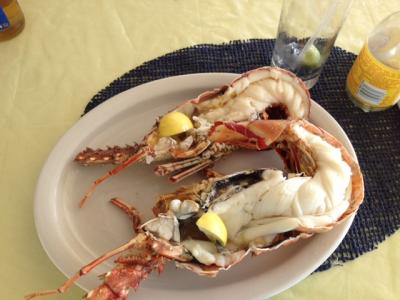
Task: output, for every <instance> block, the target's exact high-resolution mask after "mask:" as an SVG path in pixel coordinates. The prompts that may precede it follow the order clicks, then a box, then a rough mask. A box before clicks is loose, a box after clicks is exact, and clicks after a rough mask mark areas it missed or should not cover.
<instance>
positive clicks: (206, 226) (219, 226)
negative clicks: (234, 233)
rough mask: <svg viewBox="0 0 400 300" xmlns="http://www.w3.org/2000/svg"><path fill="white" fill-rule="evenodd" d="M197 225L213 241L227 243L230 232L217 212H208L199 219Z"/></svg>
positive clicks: (223, 244)
mask: <svg viewBox="0 0 400 300" xmlns="http://www.w3.org/2000/svg"><path fill="white" fill-rule="evenodd" d="M196 225H197V227H198V228H199V229H200V231H201V232H203V233H204V234H205V235H206V236H207V237H208V238H209V239H210V240H211V241H213V242H218V243H220V244H221V245H222V246H225V245H226V242H227V240H228V232H227V230H226V226H225V224H224V221H222V219H221V217H220V216H218V215H217V214H216V213H214V212H210V211H209V212H206V213H205V214H204V215H202V216H201V217H200V218H199V219H198V220H197V222H196Z"/></svg>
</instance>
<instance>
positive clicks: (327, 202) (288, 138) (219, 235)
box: [27, 120, 364, 300]
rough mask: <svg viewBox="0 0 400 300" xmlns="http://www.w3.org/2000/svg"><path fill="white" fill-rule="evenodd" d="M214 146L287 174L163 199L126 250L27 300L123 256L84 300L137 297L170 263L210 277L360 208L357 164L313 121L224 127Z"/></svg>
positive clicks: (261, 174)
mask: <svg viewBox="0 0 400 300" xmlns="http://www.w3.org/2000/svg"><path fill="white" fill-rule="evenodd" d="M209 139H210V141H215V140H218V141H223V142H224V143H226V144H228V145H234V146H238V147H244V148H250V149H258V150H263V149H265V148H266V147H272V148H273V149H275V150H276V151H277V153H278V154H279V155H280V157H281V158H282V160H283V162H284V163H285V166H286V170H285V172H284V171H281V170H277V169H265V168H264V169H255V170H247V171H242V172H237V173H234V174H231V175H227V176H217V177H213V178H208V179H205V180H203V181H201V182H200V183H197V184H193V185H190V186H185V187H181V188H179V189H178V190H176V191H175V192H173V193H170V194H165V195H162V196H160V197H159V199H158V201H157V202H156V204H155V206H154V208H153V212H154V214H155V218H154V219H151V220H150V221H147V222H145V223H144V224H142V225H141V226H140V227H139V233H138V234H137V235H136V236H135V237H134V238H133V239H131V240H130V241H129V242H128V243H126V244H125V245H123V246H121V247H119V248H117V249H115V250H112V251H110V252H108V253H106V254H104V255H103V256H101V257H100V258H98V259H96V260H95V261H93V262H91V263H90V264H88V265H87V266H85V267H83V268H82V269H81V270H79V271H78V272H77V273H76V275H75V276H73V277H72V278H71V279H69V280H68V281H67V282H66V283H65V284H64V285H63V286H61V287H60V288H59V289H57V290H50V291H45V292H41V293H33V294H31V295H28V296H27V299H32V298H34V297H36V296H42V295H49V294H56V293H62V292H65V291H66V290H67V289H68V287H70V286H71V285H72V284H73V282H75V281H76V280H77V279H78V278H80V277H81V276H83V275H85V274H87V273H88V272H90V271H91V270H92V269H93V268H94V267H96V266H97V265H98V264H100V263H102V262H103V261H104V260H106V259H109V258H110V257H112V256H114V255H117V254H121V256H120V257H119V258H117V259H116V261H115V262H116V266H115V268H114V269H113V270H111V271H110V272H108V273H107V274H105V275H104V276H103V280H104V282H103V284H101V285H100V286H99V287H98V288H95V289H94V290H92V291H91V292H89V293H88V294H87V295H86V298H87V299H97V300H99V299H127V295H128V292H129V290H130V289H131V288H133V289H136V288H137V287H138V286H139V283H140V282H141V281H142V280H143V279H145V278H146V277H147V276H148V275H149V273H150V272H151V271H153V270H158V271H161V270H162V268H163V265H164V263H165V261H168V260H171V261H174V262H175V263H176V264H177V266H179V267H181V268H186V269H188V270H191V271H193V272H195V273H197V274H199V275H204V276H211V277H213V276H216V275H217V273H218V272H219V271H221V270H228V269H229V268H231V267H232V266H233V265H235V264H237V263H239V262H240V261H241V260H242V259H243V258H244V257H245V256H246V255H248V254H249V253H253V254H256V255H257V254H261V253H263V252H266V251H271V250H276V249H278V248H279V247H281V246H283V245H288V244H291V243H294V242H296V241H298V240H299V239H304V238H309V237H311V236H312V235H314V234H317V233H322V232H326V231H328V230H330V229H332V228H333V227H334V226H335V225H337V224H339V223H340V222H342V221H344V220H346V219H347V218H348V217H350V216H352V215H353V214H354V213H355V212H356V211H357V210H358V208H359V206H360V204H361V202H362V201H363V197H364V183H363V177H362V174H361V171H360V168H359V165H358V163H357V162H356V161H355V160H354V159H353V158H352V157H351V156H350V154H349V153H348V151H347V150H346V149H345V148H344V146H343V145H342V144H341V143H340V142H339V141H338V140H337V139H335V138H334V137H333V136H331V135H330V134H328V133H327V132H325V131H324V130H322V129H321V128H318V127H317V126H315V125H312V124H311V123H309V122H308V121H305V120H295V121H282V120H256V121H253V122H244V123H224V122H218V123H216V124H215V125H214V126H213V127H212V128H211V130H210V134H209ZM114 201H115V200H114ZM114 204H119V205H118V206H119V207H121V208H123V209H124V210H125V211H126V212H127V213H128V214H129V215H130V216H131V217H132V219H133V223H134V224H136V225H137V224H138V223H140V221H138V217H137V215H138V214H137V212H136V211H135V209H134V208H132V207H129V206H128V205H125V204H123V203H122V202H120V201H116V203H114ZM136 225H134V227H135V228H137V226H136Z"/></svg>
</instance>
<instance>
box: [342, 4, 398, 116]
mask: <svg viewBox="0 0 400 300" xmlns="http://www.w3.org/2000/svg"><path fill="white" fill-rule="evenodd" d="M346 89H347V93H348V95H349V97H350V99H351V100H352V101H353V102H354V103H355V104H356V105H357V106H359V107H361V108H362V109H363V110H364V111H366V112H368V111H380V110H385V109H388V108H390V107H392V106H393V105H395V104H396V102H398V101H399V100H400V11H399V12H396V13H394V14H392V15H390V16H389V17H387V18H386V19H384V20H383V21H382V22H381V23H380V24H378V26H377V27H376V28H375V29H374V31H373V32H372V33H371V35H370V36H369V38H368V40H367V42H366V43H365V45H364V47H363V48H362V49H361V52H360V54H359V55H358V57H357V59H356V61H355V62H354V64H353V66H352V68H351V70H350V72H349V74H348V76H347V82H346Z"/></svg>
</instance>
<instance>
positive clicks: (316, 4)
mask: <svg viewBox="0 0 400 300" xmlns="http://www.w3.org/2000/svg"><path fill="white" fill-rule="evenodd" d="M351 2H352V0H302V1H300V0H284V1H283V5H282V11H281V16H280V20H279V27H278V34H277V38H276V42H275V48H274V52H273V54H272V61H271V65H273V66H277V67H281V68H283V69H287V70H289V71H291V72H293V73H295V74H296V75H297V76H299V77H300V78H301V79H303V80H304V82H305V83H306V85H307V86H308V87H309V88H311V87H313V86H314V84H315V83H317V81H318V78H319V75H320V74H321V71H322V68H323V66H324V64H325V62H326V60H327V59H328V57H329V54H330V52H331V50H332V47H333V44H334V43H335V40H336V37H337V35H338V33H339V31H340V28H341V27H342V25H343V23H344V21H345V19H346V17H347V14H348V11H349V8H350V5H351Z"/></svg>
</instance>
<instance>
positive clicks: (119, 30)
mask: <svg viewBox="0 0 400 300" xmlns="http://www.w3.org/2000/svg"><path fill="white" fill-rule="evenodd" d="M20 3H21V6H22V8H23V11H24V13H25V16H26V28H25V29H24V31H23V32H22V34H21V35H20V36H18V37H17V38H15V39H13V40H10V41H8V42H4V43H0V83H1V85H0V124H1V126H0V140H1V142H0V170H1V172H2V174H1V176H0V191H1V202H0V205H1V210H0V211H1V217H0V232H1V234H0V239H1V246H0V270H1V271H0V298H1V299H21V298H22V296H23V295H24V294H26V293H28V292H32V291H35V290H41V289H48V288H53V287H57V286H58V285H59V284H60V283H62V282H63V281H64V280H65V278H64V276H63V275H62V274H61V273H60V272H59V271H58V270H57V269H56V267H55V266H54V265H53V264H52V263H51V261H50V260H49V259H48V257H47V256H46V254H45V252H44V251H43V249H42V247H41V245H40V243H39V240H38V238H37V236H36V232H35V227H34V222H33V211H32V208H33V195H34V190H35V185H36V181H37V178H38V175H39V172H40V169H41V166H42V165H43V163H44V161H45V159H46V157H47V155H48V154H49V152H50V150H51V149H52V147H53V146H54V145H55V144H56V142H57V140H58V139H59V138H60V137H61V136H62V134H63V133H64V132H65V131H66V130H67V129H68V128H70V127H71V126H72V125H73V124H74V123H75V122H76V121H77V120H78V119H79V117H80V114H81V113H82V111H83V108H84V107H85V105H86V103H87V101H88V100H89V99H90V98H91V97H92V96H93V95H94V94H95V93H96V92H97V91H99V90H100V89H102V88H103V87H104V86H106V85H107V84H108V83H109V82H111V81H112V80H113V79H115V78H117V77H118V76H120V75H121V74H123V73H124V72H126V71H128V70H130V69H132V68H134V67H136V66H138V65H140V64H141V63H143V62H145V61H147V60H150V59H153V58H156V57H158V56H160V55H162V54H165V53H168V52H170V51H173V50H176V49H179V48H182V47H187V46H191V45H195V44H200V43H223V42H228V41H230V40H236V39H248V38H271V37H275V32H276V29H277V24H278V18H279V12H280V6H281V1H278V0H270V1H267V0H247V1H245V0H236V1H235V0H231V1H227V0H226V1H212V0H207V1H202V0H186V1H185V0H159V1H150V0H148V1H128V0H117V1H106V0H87V1H80V0H58V1H54V0H36V1H29V0H21V1H20ZM396 10H400V1H398V0H390V1H389V0H388V1H384V0H381V1H378V0H365V1H361V0H355V2H354V5H353V8H352V10H351V13H350V16H349V18H348V20H347V21H346V23H345V25H344V28H343V30H342V32H341V33H340V35H339V37H338V39H337V43H336V44H337V45H338V46H341V47H343V48H345V49H347V50H350V51H353V52H355V53H357V52H358V51H359V49H360V48H361V46H362V44H363V42H364V39H365V38H366V36H367V34H368V33H369V32H370V31H371V29H372V28H373V26H374V25H375V24H376V23H377V22H379V21H380V20H381V19H382V18H384V17H385V16H386V15H388V14H389V13H391V12H394V11H396ZM399 249H400V233H396V234H395V235H393V236H392V237H390V238H389V239H388V240H387V241H385V242H384V243H382V244H381V245H379V248H378V250H375V251H373V252H370V253H368V254H365V255H363V256H362V257H360V258H359V259H357V260H355V261H352V262H349V263H346V264H345V265H344V266H343V267H335V268H333V269H331V270H329V271H326V272H323V273H318V274H314V275H312V276H310V277H308V278H307V279H306V280H304V281H302V282H301V283H299V284H298V285H296V286H295V287H293V288H291V289H289V290H287V291H286V292H284V293H282V294H280V295H278V296H276V297H274V299H276V300H277V299H364V300H367V299H399V296H400V272H399V266H400V251H399ZM82 294H83V291H82V290H80V289H79V288H77V287H74V288H72V290H71V291H70V292H69V293H68V294H67V295H65V296H64V297H61V298H63V299H80V297H81V296H82ZM396 296H397V297H396ZM227 297H228V298H229V291H227Z"/></svg>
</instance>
